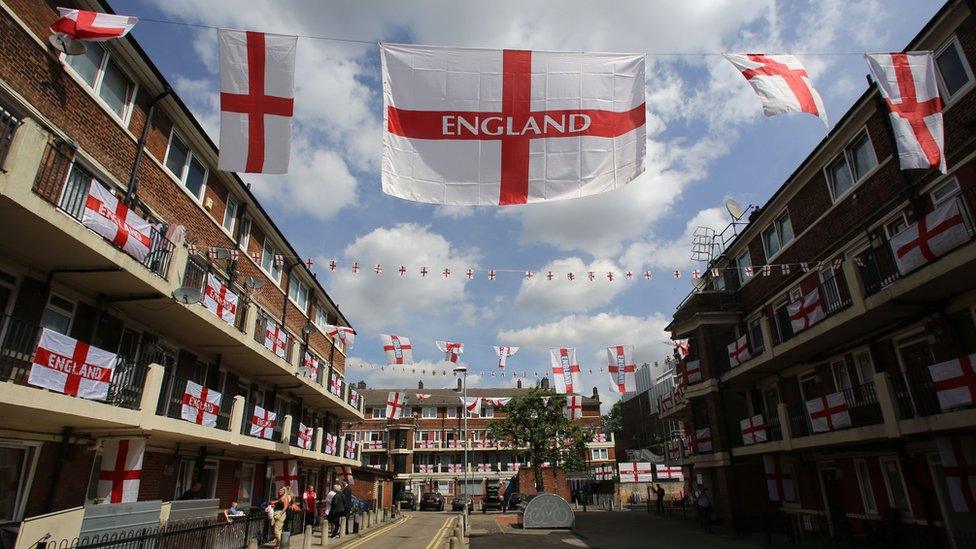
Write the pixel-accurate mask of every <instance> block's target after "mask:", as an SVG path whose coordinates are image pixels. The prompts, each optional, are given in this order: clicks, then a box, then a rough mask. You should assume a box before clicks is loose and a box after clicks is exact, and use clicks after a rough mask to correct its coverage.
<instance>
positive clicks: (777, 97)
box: [725, 53, 828, 126]
mask: <svg viewBox="0 0 976 549" xmlns="http://www.w3.org/2000/svg"><path fill="white" fill-rule="evenodd" d="M725 58H726V59H728V60H729V62H730V63H732V65H734V66H735V68H736V69H737V70H738V71H739V72H741V73H742V76H743V77H745V79H746V80H748V81H749V85H751V86H752V89H753V91H755V92H756V95H758V96H759V98H760V99H761V100H762V106H763V114H764V115H766V116H774V115H777V114H782V113H784V112H805V113H807V114H812V115H814V116H816V117H819V118H820V120H822V121H823V123H824V126H828V124H827V111H826V110H824V106H823V100H821V99H820V94H819V93H817V90H816V89H815V88H814V87H813V83H812V82H810V77H809V75H807V69H806V67H804V66H803V64H802V63H800V61H799V60H798V59H797V58H796V57H794V56H792V55H766V54H761V53H727V54H725Z"/></svg>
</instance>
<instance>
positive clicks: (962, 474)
mask: <svg viewBox="0 0 976 549" xmlns="http://www.w3.org/2000/svg"><path fill="white" fill-rule="evenodd" d="M935 442H936V444H937V445H938V447H939V458H940V459H941V461H942V471H943V474H944V475H945V481H946V484H947V485H948V486H949V500H950V501H951V502H952V509H953V510H954V511H955V512H957V513H972V512H973V511H976V439H974V438H973V437H971V436H967V435H949V436H943V437H935Z"/></svg>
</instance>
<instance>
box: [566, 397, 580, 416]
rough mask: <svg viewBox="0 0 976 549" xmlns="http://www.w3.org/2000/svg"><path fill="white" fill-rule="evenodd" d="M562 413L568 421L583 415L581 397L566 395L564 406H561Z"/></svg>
mask: <svg viewBox="0 0 976 549" xmlns="http://www.w3.org/2000/svg"><path fill="white" fill-rule="evenodd" d="M563 415H565V416H566V419H568V420H570V421H573V420H577V419H579V418H581V417H583V397H581V396H579V395H569V396H567V397H566V406H564V407H563Z"/></svg>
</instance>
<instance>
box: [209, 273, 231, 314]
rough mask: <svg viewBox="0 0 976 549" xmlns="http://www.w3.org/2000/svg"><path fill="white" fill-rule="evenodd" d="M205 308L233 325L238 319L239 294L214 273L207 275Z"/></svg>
mask: <svg viewBox="0 0 976 549" xmlns="http://www.w3.org/2000/svg"><path fill="white" fill-rule="evenodd" d="M203 306H204V307H206V308H207V310H209V311H210V312H212V313H213V314H215V315H217V317H219V318H220V319H221V320H223V321H224V322H226V323H228V324H233V323H234V321H235V320H236V319H237V294H236V293H234V292H233V291H232V290H231V289H230V288H228V287H227V285H226V284H224V283H223V282H222V281H221V280H220V279H219V278H217V277H216V276H214V274H213V273H207V285H206V288H204V294H203Z"/></svg>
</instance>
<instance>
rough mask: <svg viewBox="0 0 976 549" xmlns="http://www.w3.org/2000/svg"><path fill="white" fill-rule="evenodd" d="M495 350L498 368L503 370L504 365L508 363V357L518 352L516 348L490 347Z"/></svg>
mask: <svg viewBox="0 0 976 549" xmlns="http://www.w3.org/2000/svg"><path fill="white" fill-rule="evenodd" d="M492 349H494V350H495V354H496V355H498V367H499V368H501V369H505V364H507V363H508V357H510V356H515V353H517V352H518V350H519V348H518V347H500V346H498V347H492Z"/></svg>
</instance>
